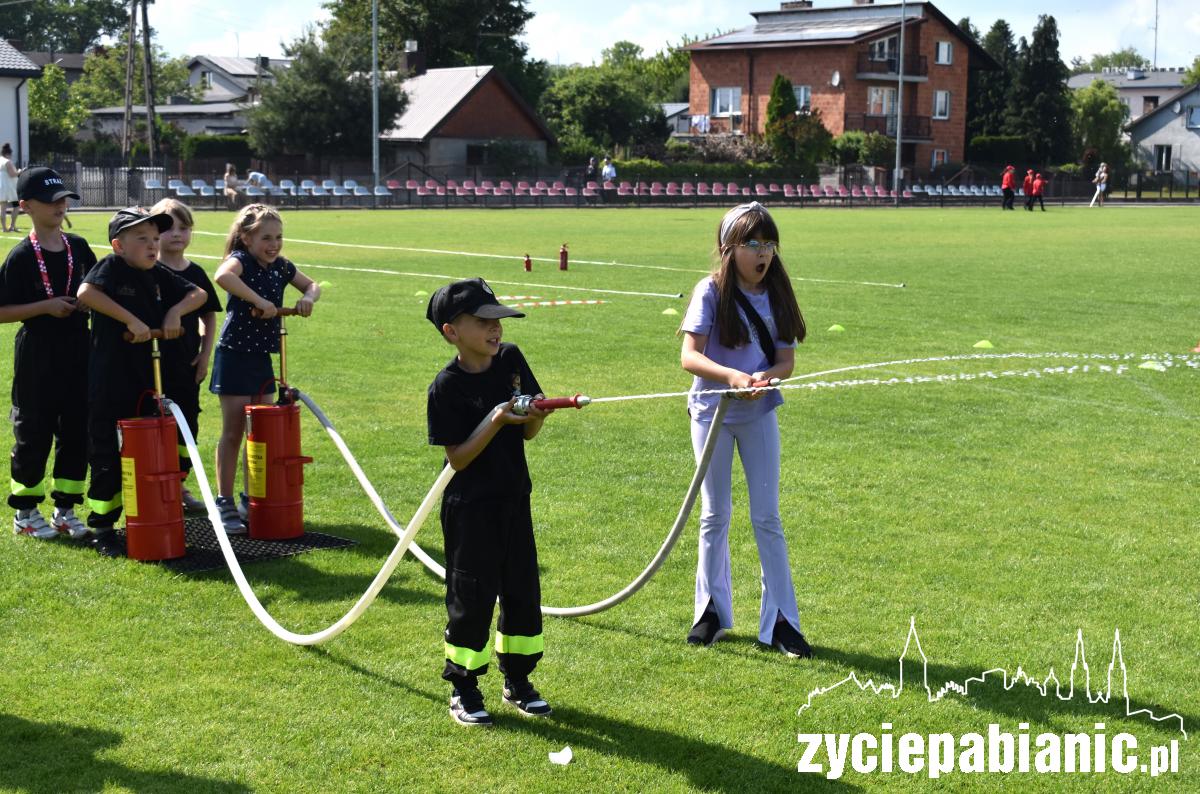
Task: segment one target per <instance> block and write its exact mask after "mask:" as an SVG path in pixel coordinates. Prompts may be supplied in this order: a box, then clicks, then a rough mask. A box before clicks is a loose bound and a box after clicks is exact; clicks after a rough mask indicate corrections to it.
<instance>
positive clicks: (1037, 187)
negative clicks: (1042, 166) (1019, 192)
mask: <svg viewBox="0 0 1200 794" xmlns="http://www.w3.org/2000/svg"><path fill="white" fill-rule="evenodd" d="M1045 192H1046V180H1045V179H1042V175H1041V174H1038V175H1037V176H1035V177H1034V178H1033V194H1032V196H1031V197H1030V199H1029V211H1030V212H1033V201H1034V199H1037V203H1038V205H1039V206H1040V207H1041V208H1042V212H1045V211H1046V202H1044V201H1042V194H1043V193H1045Z"/></svg>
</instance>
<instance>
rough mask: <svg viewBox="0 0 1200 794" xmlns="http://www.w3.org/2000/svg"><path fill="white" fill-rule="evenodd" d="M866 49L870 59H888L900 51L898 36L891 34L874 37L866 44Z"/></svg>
mask: <svg viewBox="0 0 1200 794" xmlns="http://www.w3.org/2000/svg"><path fill="white" fill-rule="evenodd" d="M867 51H868V52H869V53H870V56H869V57H870V59H871V60H872V61H890V60H892V59H893V58H895V57H896V56H897V54H898V53H899V52H900V37H899V36H897V35H892V36H888V37H887V38H884V39H876V40H875V41H872V42H871V43H870V44H868V45H867Z"/></svg>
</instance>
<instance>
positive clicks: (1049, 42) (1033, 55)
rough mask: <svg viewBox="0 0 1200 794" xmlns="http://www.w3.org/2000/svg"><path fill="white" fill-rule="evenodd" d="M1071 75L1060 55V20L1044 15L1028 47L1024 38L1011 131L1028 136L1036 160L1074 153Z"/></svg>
mask: <svg viewBox="0 0 1200 794" xmlns="http://www.w3.org/2000/svg"><path fill="white" fill-rule="evenodd" d="M1067 77H1068V72H1067V67H1066V64H1064V63H1063V62H1062V59H1061V58H1060V57H1059V54H1058V23H1057V22H1055V20H1054V17H1052V16H1050V15H1048V14H1042V15H1041V16H1039V17H1038V23H1037V25H1036V26H1035V27H1034V29H1033V40H1032V41H1031V42H1030V43H1029V45H1028V46H1027V47H1026V46H1025V39H1024V38H1022V39H1021V52H1020V54H1019V68H1018V71H1017V79H1016V82H1015V90H1014V91H1013V94H1012V102H1013V103H1012V105H1011V106H1010V108H1009V111H1010V112H1009V117H1008V132H1009V133H1010V134H1013V135H1020V136H1022V137H1023V138H1024V139H1025V142H1026V145H1027V146H1028V148H1029V155H1030V157H1032V158H1033V161H1034V162H1035V163H1042V164H1049V163H1062V162H1066V161H1067V160H1069V159H1071V157H1072V155H1073V152H1072V146H1071V118H1072V115H1071V95H1070V89H1068V88H1067Z"/></svg>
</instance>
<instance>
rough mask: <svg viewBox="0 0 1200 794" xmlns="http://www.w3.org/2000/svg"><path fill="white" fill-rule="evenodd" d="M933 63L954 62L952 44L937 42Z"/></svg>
mask: <svg viewBox="0 0 1200 794" xmlns="http://www.w3.org/2000/svg"><path fill="white" fill-rule="evenodd" d="M933 62H934V63H944V64H950V63H953V62H954V44H953V42H949V41H939V42H938V43H937V53H936V54H935V55H934V58H933Z"/></svg>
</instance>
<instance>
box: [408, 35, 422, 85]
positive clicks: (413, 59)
mask: <svg viewBox="0 0 1200 794" xmlns="http://www.w3.org/2000/svg"><path fill="white" fill-rule="evenodd" d="M403 68H404V71H405V72H407V73H408V76H409V77H416V76H417V75H419V74H425V53H423V52H421V51H420V50H419V49H418V48H417V42H415V41H413V40H412V39H408V40H407V41H405V42H404V61H403Z"/></svg>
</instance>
